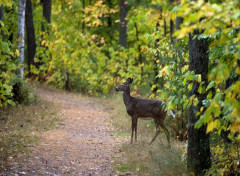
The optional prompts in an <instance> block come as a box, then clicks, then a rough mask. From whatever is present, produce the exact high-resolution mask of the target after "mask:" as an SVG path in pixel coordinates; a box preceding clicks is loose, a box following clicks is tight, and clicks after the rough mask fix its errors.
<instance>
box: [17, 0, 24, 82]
mask: <svg viewBox="0 0 240 176" xmlns="http://www.w3.org/2000/svg"><path fill="white" fill-rule="evenodd" d="M18 5H19V6H18V50H19V60H20V62H19V68H18V74H19V75H20V77H21V78H23V75H24V35H25V30H24V28H25V8H26V0H19V4H18Z"/></svg>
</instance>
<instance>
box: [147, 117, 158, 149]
mask: <svg viewBox="0 0 240 176" xmlns="http://www.w3.org/2000/svg"><path fill="white" fill-rule="evenodd" d="M155 124H156V128H157V131H156V134H155V136H154V137H153V139H152V140H151V142H150V143H149V145H151V144H152V143H153V142H154V141H155V139H156V138H157V136H158V135H159V134H160V126H159V124H158V123H156V121H155Z"/></svg>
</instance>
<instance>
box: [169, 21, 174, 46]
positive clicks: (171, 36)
mask: <svg viewBox="0 0 240 176" xmlns="http://www.w3.org/2000/svg"><path fill="white" fill-rule="evenodd" d="M173 32H174V23H173V20H172V19H171V20H170V39H171V44H173Z"/></svg>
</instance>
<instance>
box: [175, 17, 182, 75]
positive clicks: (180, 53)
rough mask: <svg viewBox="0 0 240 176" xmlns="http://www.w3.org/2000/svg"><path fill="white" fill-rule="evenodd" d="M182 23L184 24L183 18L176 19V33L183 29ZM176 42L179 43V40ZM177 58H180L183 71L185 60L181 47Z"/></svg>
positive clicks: (178, 48) (180, 66)
mask: <svg viewBox="0 0 240 176" xmlns="http://www.w3.org/2000/svg"><path fill="white" fill-rule="evenodd" d="M182 23H183V18H182V17H176V20H175V24H176V25H175V29H176V31H178V30H180V29H181V24H182ZM176 42H178V40H177V39H176ZM177 57H178V58H180V64H179V70H181V68H182V67H183V65H184V60H183V59H182V51H181V47H179V46H177Z"/></svg>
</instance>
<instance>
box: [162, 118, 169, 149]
mask: <svg viewBox="0 0 240 176" xmlns="http://www.w3.org/2000/svg"><path fill="white" fill-rule="evenodd" d="M159 125H160V126H161V127H162V129H163V130H164V132H165V134H166V136H167V140H168V145H169V146H170V138H169V132H168V129H167V127H166V126H165V124H164V122H163V121H162V120H161V121H159Z"/></svg>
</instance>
